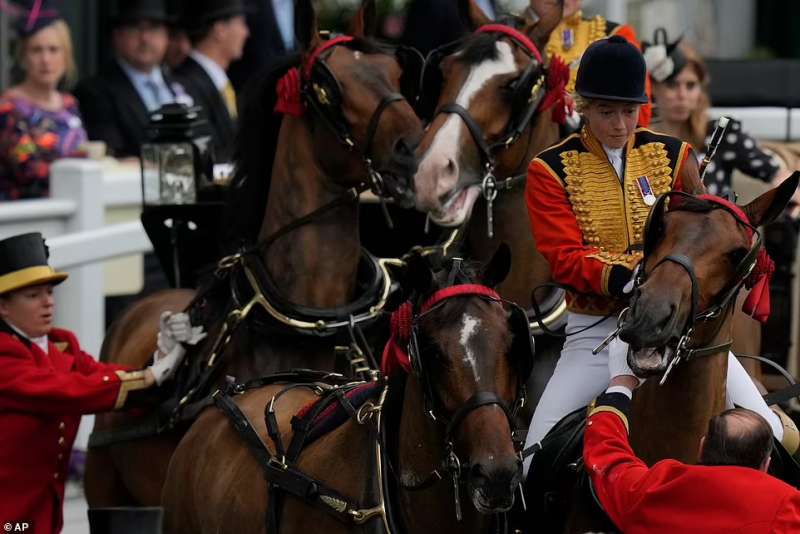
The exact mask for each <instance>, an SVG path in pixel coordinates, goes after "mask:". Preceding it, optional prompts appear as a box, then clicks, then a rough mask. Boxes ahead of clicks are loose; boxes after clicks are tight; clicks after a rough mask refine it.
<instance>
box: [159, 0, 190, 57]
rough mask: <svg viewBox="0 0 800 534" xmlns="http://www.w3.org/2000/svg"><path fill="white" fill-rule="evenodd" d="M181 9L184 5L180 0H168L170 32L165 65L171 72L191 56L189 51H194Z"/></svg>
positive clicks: (168, 29) (168, 26)
mask: <svg viewBox="0 0 800 534" xmlns="http://www.w3.org/2000/svg"><path fill="white" fill-rule="evenodd" d="M181 10H182V6H181V2H180V1H179V0H167V13H168V15H169V21H168V25H167V33H168V34H169V37H168V39H169V41H168V43H167V52H166V54H165V55H164V66H165V67H167V68H168V69H170V72H172V71H174V70H175V69H177V68H178V67H179V66H180V65H181V63H183V62H184V61H186V58H187V57H189V52H191V51H192V43H191V42H190V41H189V35H188V34H187V33H186V28H185V27H184V26H183V21H182V20H181Z"/></svg>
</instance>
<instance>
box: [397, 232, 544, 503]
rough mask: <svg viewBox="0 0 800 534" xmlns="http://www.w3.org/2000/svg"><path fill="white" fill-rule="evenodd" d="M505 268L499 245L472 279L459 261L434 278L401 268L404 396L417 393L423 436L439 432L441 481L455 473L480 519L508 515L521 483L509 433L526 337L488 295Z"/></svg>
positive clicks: (515, 313) (524, 370)
mask: <svg viewBox="0 0 800 534" xmlns="http://www.w3.org/2000/svg"><path fill="white" fill-rule="evenodd" d="M510 261H511V259H510V252H509V249H508V247H506V246H505V245H504V246H503V247H501V249H500V251H498V253H497V254H495V257H494V258H493V259H492V261H491V262H490V263H489V264H488V266H487V267H486V268H485V269H484V270H483V272H482V273H481V274H480V275H478V274H477V273H476V272H475V270H474V269H473V267H472V266H467V265H464V264H462V262H461V261H460V260H450V261H449V266H448V268H446V269H444V270H443V271H441V272H439V273H438V274H434V273H433V272H432V271H431V270H430V267H429V266H428V264H427V263H426V262H424V261H423V260H421V259H419V260H417V261H411V262H410V265H409V272H410V278H411V280H412V282H411V286H412V287H413V288H414V293H415V297H412V299H411V301H410V302H411V303H412V307H413V310H414V312H413V320H412V332H413V333H412V336H411V342H410V344H409V348H410V350H409V356H410V359H411V366H412V369H413V372H412V376H411V377H410V378H409V385H408V386H407V388H410V387H412V386H411V384H413V383H416V384H417V385H418V386H419V393H420V394H421V396H422V397H423V398H424V405H425V412H426V413H427V414H428V417H427V419H426V421H427V424H428V425H430V426H433V427H435V429H434V431H433V432H431V435H434V436H441V435H442V431H443V434H444V444H443V447H442V454H443V455H444V457H445V461H444V462H443V464H444V465H447V468H446V470H447V471H450V472H449V473H448V475H449V476H448V475H444V480H445V481H447V480H448V478H451V477H452V476H453V475H454V473H455V476H457V477H458V478H459V480H460V482H461V483H463V484H465V485H466V487H467V491H468V494H469V497H470V500H471V502H472V504H473V505H474V507H475V509H476V510H477V511H479V512H481V513H484V514H489V513H498V512H504V511H507V510H509V509H510V508H511V506H512V504H513V502H514V492H515V491H516V489H517V488H518V486H519V483H520V481H521V477H522V463H521V461H520V459H519V456H518V454H517V451H516V449H515V444H514V442H513V439H512V425H513V419H514V413H515V410H516V407H517V406H518V404H519V402H520V401H521V400H522V397H523V396H524V386H523V385H524V383H525V380H526V379H527V375H528V374H529V373H530V367H531V365H532V359H533V354H532V343H531V335H530V331H529V330H528V326H527V320H525V318H524V312H522V311H521V310H520V309H518V308H511V310H509V308H508V307H507V305H506V304H505V303H504V302H503V301H502V300H501V299H500V297H499V296H498V295H497V294H496V293H495V292H494V290H492V289H491V287H493V286H495V285H497V284H498V283H500V282H501V281H502V279H503V278H505V276H506V274H507V273H508V270H509V268H510ZM520 313H521V314H523V316H520V315H519V314H520ZM422 417H425V416H422ZM408 439H412V440H413V442H414V443H417V439H418V437H408ZM419 439H420V441H422V438H419Z"/></svg>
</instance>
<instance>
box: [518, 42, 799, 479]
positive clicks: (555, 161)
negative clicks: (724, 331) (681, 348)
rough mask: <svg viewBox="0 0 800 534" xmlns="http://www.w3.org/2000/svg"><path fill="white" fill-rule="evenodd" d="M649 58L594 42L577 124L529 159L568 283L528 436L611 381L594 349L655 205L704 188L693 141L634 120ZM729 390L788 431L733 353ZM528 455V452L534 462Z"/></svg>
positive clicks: (531, 195)
mask: <svg viewBox="0 0 800 534" xmlns="http://www.w3.org/2000/svg"><path fill="white" fill-rule="evenodd" d="M645 76H646V71H645V62H644V58H643V57H642V54H641V53H640V52H639V50H638V49H637V48H636V47H635V46H633V45H631V44H630V43H629V42H628V41H626V40H625V39H623V38H622V37H619V36H612V37H609V38H607V39H602V40H599V41H597V42H595V43H594V44H592V45H591V46H590V47H589V48H588V49H587V50H586V53H585V54H584V55H583V57H582V58H581V64H580V68H579V70H578V77H577V81H576V91H577V94H578V97H577V103H578V108H579V111H580V112H581V114H582V115H583V119H584V121H585V125H584V126H583V128H582V129H581V131H580V132H578V133H576V134H573V135H571V136H569V137H567V138H566V139H565V140H564V141H562V142H561V143H559V144H557V145H555V146H553V147H551V148H549V149H547V150H545V151H544V152H542V153H541V154H539V156H538V157H537V158H536V159H534V160H533V162H532V163H531V165H530V167H529V169H528V183H527V187H526V197H527V204H528V213H529V216H530V223H531V228H532V230H533V235H534V238H535V240H536V244H537V247H538V249H539V251H540V252H541V253H542V255H544V257H545V258H546V259H547V260H548V261H549V263H550V267H551V269H552V274H553V279H554V280H555V281H556V282H558V283H561V284H564V285H566V286H568V287H569V288H570V290H569V291H568V293H567V307H568V310H569V314H568V318H567V327H566V334H567V338H566V341H565V343H564V348H563V349H562V352H561V357H560V359H559V361H558V363H557V365H556V368H555V371H554V373H553V376H552V377H551V378H550V381H549V382H548V384H547V387H546V388H545V391H544V393H543V394H542V397H541V400H540V401H539V405H538V406H537V408H536V411H535V412H534V415H533V420H532V421H531V425H530V428H529V430H528V436H527V439H526V446H530V445H532V444H534V443H537V442H539V441H541V439H542V438H543V437H544V436H545V434H546V433H547V432H548V431H549V430H550V428H552V427H553V425H555V423H556V422H558V421H559V420H560V419H561V418H562V417H563V416H565V415H566V414H568V413H570V412H572V411H573V410H576V409H578V408H580V407H581V406H585V405H587V404H588V403H589V402H590V401H591V400H592V399H593V398H595V397H596V396H597V395H598V394H599V393H600V392H602V391H603V388H604V387H605V386H606V385H607V384H608V379H609V376H608V368H607V362H608V348H607V347H606V348H605V349H603V350H602V351H601V352H599V353H598V354H597V355H593V354H592V349H594V348H595V347H597V346H598V345H600V344H601V342H602V341H603V340H604V339H605V338H606V336H608V335H609V334H610V333H611V332H612V331H614V330H615V328H616V321H617V315H618V314H619V312H620V311H621V310H622V309H623V308H624V307H625V306H626V302H627V300H628V296H627V293H628V292H630V290H631V286H632V284H629V283H628V282H629V281H630V280H631V278H632V275H633V270H634V268H635V267H636V265H637V264H638V263H639V261H640V260H641V258H642V252H641V250H642V233H643V229H644V224H645V222H646V219H647V215H648V213H649V211H650V206H652V205H653V204H654V203H655V200H656V197H657V196H658V195H660V194H662V193H665V192H667V191H669V190H680V191H685V192H687V193H692V194H696V193H701V192H703V190H704V189H703V186H702V184H701V183H700V180H699V176H698V166H697V159H696V157H695V156H694V154H693V151H692V149H691V147H690V146H689V145H688V143H685V142H682V141H680V140H679V139H676V138H674V137H669V136H666V135H661V134H656V133H654V132H652V131H650V130H646V129H644V128H640V129H636V120H637V117H638V114H639V107H640V106H641V105H642V104H644V103H645V102H647V95H646V94H645V91H644V82H645ZM727 387H728V389H727V391H728V395H729V401H730V399H731V398H732V399H733V400H734V401H735V402H736V404H737V405H739V406H743V407H746V408H750V409H753V410H755V411H757V412H758V413H759V414H760V415H762V416H763V417H764V418H765V419H767V421H769V423H770V425H771V426H772V429H773V432H774V434H775V436H776V438H777V439H779V440H780V439H782V437H783V435H784V428H783V425H782V423H781V419H780V418H779V417H778V416H777V415H775V414H774V413H773V412H772V411H771V410H769V408H768V407H767V406H766V404H765V403H764V401H763V400H762V398H761V395H760V394H759V392H758V390H757V389H756V387H755V385H754V384H753V383H752V381H751V380H750V377H749V376H748V375H747V373H746V372H745V370H744V369H743V368H742V366H741V364H740V363H739V361H738V360H737V359H736V358H733V357H730V358H729V362H728V379H727ZM529 466H530V458H529V459H527V460H526V462H525V470H526V472H527V469H528V467H529Z"/></svg>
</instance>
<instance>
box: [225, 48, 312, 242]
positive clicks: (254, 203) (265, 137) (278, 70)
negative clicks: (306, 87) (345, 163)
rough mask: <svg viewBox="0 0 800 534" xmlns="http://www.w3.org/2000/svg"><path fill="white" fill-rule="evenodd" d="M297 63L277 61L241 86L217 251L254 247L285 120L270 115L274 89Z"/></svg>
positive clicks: (293, 57)
mask: <svg viewBox="0 0 800 534" xmlns="http://www.w3.org/2000/svg"><path fill="white" fill-rule="evenodd" d="M299 63H300V55H299V54H293V55H291V56H287V57H284V58H281V59H279V60H276V61H275V62H274V63H273V64H272V65H270V66H269V67H267V68H265V69H263V70H262V71H260V72H259V73H258V74H257V75H256V77H254V78H253V79H252V80H250V82H249V83H248V84H247V85H246V86H245V90H244V93H243V94H242V97H241V101H242V105H241V109H240V112H239V128H238V130H237V134H236V143H235V152H234V156H233V157H234V165H235V168H234V174H233V179H232V180H231V183H230V186H229V190H228V194H227V202H226V206H225V210H224V213H223V216H222V226H221V230H220V240H221V243H220V245H221V250H223V251H224V252H225V253H230V252H233V251H234V250H236V249H238V248H239V247H240V246H242V245H243V244H245V243H254V242H255V241H256V238H257V237H258V231H259V229H260V228H261V222H262V220H263V219H264V210H265V209H266V207H267V196H268V194H269V187H270V182H271V180H270V178H271V176H272V165H273V163H274V161H275V153H276V149H277V145H278V133H279V132H280V129H281V123H282V122H283V115H282V114H279V113H275V112H274V111H273V108H274V107H275V103H276V101H277V94H276V86H277V83H278V80H280V78H281V77H282V76H283V75H284V74H286V72H287V71H288V70H289V69H290V68H292V67H295V66H297V65H299Z"/></svg>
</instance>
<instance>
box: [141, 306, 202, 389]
mask: <svg viewBox="0 0 800 534" xmlns="http://www.w3.org/2000/svg"><path fill="white" fill-rule="evenodd" d="M159 326H160V329H159V332H158V341H157V344H158V350H156V351H155V352H154V353H153V364H152V365H151V366H150V367H148V369H150V371H151V372H152V373H153V376H154V377H155V380H156V384H158V385H161V384H162V383H163V382H164V381H165V380H167V379H169V378H172V376H174V374H175V371H176V370H177V369H178V365H180V363H181V362H182V361H183V356H184V355H185V354H186V349H185V348H184V347H183V345H181V343H186V344H188V345H196V344H197V343H198V342H200V341H201V340H202V339H203V338H204V337H206V335H207V334H206V333H205V332H204V331H203V327H202V326H195V327H193V326H192V323H191V322H190V321H189V315H188V314H186V313H183V312H181V313H172V312H164V313H162V314H161V319H160V321H159Z"/></svg>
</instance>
